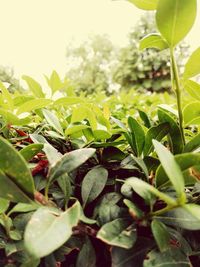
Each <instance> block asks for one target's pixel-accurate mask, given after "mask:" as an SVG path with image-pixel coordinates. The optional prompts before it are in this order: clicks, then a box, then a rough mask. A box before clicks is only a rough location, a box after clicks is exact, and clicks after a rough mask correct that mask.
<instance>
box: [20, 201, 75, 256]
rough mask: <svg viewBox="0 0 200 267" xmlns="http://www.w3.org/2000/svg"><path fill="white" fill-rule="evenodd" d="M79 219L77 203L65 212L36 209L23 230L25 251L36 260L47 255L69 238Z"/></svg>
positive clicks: (46, 208)
mask: <svg viewBox="0 0 200 267" xmlns="http://www.w3.org/2000/svg"><path fill="white" fill-rule="evenodd" d="M79 218H80V207H79V204H78V202H76V203H75V204H74V205H73V206H72V207H71V208H69V209H67V210H66V211H65V212H60V211H59V210H57V211H56V210H55V209H51V208H48V207H42V208H40V209H38V210H37V211H36V212H35V213H34V214H33V216H32V217H31V219H30V221H29V222H28V225H27V227H26V230H25V235H24V242H25V247H26V249H27V251H28V252H29V253H30V254H31V255H33V256H34V257H36V258H42V257H44V256H47V255H49V254H50V253H52V252H53V251H55V250H56V249H58V248H59V247H60V246H62V245H63V244H64V243H65V242H66V241H67V240H68V239H69V238H70V236H71V235H72V228H73V227H74V226H76V225H77V224H78V221H79Z"/></svg>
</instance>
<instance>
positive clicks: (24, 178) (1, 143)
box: [0, 137, 35, 196]
mask: <svg viewBox="0 0 200 267" xmlns="http://www.w3.org/2000/svg"><path fill="white" fill-rule="evenodd" d="M0 170H1V171H2V172H3V173H5V175H6V176H8V177H10V178H11V179H12V181H13V182H14V183H16V184H17V185H18V186H19V187H20V188H21V189H22V190H23V191H24V192H26V193H28V194H30V195H32V196H33V194H34V190H35V188H34V181H33V177H32V175H31V173H30V170H29V168H28V166H27V163H26V161H25V159H24V158H23V157H22V156H21V155H20V153H19V152H17V151H16V150H15V149H14V148H13V146H12V145H11V144H10V143H9V142H8V141H6V140H5V139H3V138H2V137H0Z"/></svg>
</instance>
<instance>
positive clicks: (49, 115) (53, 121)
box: [42, 109, 64, 135]
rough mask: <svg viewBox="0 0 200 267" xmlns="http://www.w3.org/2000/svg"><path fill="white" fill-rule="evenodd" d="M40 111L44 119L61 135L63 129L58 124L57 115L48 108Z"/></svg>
mask: <svg viewBox="0 0 200 267" xmlns="http://www.w3.org/2000/svg"><path fill="white" fill-rule="evenodd" d="M42 113H43V115H44V117H45V119H46V121H47V122H48V123H49V125H50V126H51V127H53V128H54V129H55V130H56V131H57V132H59V133H60V134H61V135H63V134H64V133H63V129H62V126H61V125H60V122H59V119H58V117H57V116H56V115H55V114H54V113H53V112H52V111H50V110H48V109H43V110H42Z"/></svg>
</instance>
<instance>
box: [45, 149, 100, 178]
mask: <svg viewBox="0 0 200 267" xmlns="http://www.w3.org/2000/svg"><path fill="white" fill-rule="evenodd" d="M95 151H96V150H95V149H94V148H83V149H77V150H74V151H71V152H69V153H66V154H65V155H64V156H63V157H62V158H61V159H60V160H58V161H57V162H56V164H55V165H54V166H53V167H52V168H51V169H50V172H49V183H51V182H53V181H55V180H56V179H57V178H59V176H61V175H63V174H64V173H66V172H67V173H70V172H72V171H73V170H75V169H76V168H78V167H79V166H81V165H82V164H83V163H84V162H86V161H87V160H88V159H89V158H91V157H92V156H93V155H94V153H95Z"/></svg>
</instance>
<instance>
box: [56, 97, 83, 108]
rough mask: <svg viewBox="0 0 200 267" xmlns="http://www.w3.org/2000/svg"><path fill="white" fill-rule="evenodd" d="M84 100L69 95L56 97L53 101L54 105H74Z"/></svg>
mask: <svg viewBox="0 0 200 267" xmlns="http://www.w3.org/2000/svg"><path fill="white" fill-rule="evenodd" d="M83 102H84V100H83V99H82V98H81V97H75V96H71V97H69V96H68V97H61V98H59V99H57V100H56V101H55V102H54V105H55V106H59V105H63V106H65V105H66V106H68V105H75V104H80V103H83Z"/></svg>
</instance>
